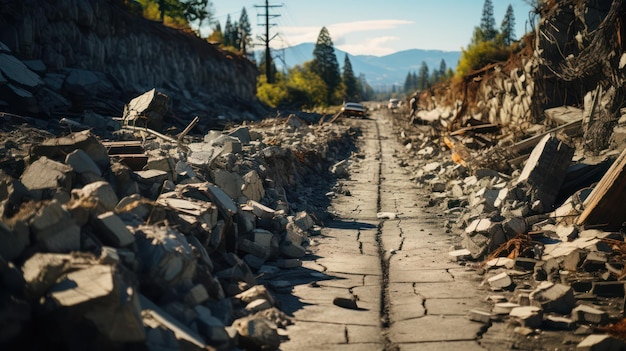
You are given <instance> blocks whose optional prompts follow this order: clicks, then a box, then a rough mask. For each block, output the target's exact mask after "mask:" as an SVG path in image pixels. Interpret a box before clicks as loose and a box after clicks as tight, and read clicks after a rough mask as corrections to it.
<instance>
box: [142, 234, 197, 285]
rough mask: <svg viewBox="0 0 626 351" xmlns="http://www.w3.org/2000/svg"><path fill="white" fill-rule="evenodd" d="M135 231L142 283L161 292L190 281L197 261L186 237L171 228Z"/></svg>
mask: <svg viewBox="0 0 626 351" xmlns="http://www.w3.org/2000/svg"><path fill="white" fill-rule="evenodd" d="M134 230H135V241H136V243H137V248H138V255H137V258H138V259H139V261H140V262H141V267H142V273H143V274H144V276H143V277H142V278H143V279H142V281H143V283H145V284H147V285H148V286H151V287H153V288H154V289H156V291H158V290H159V289H163V288H168V287H177V286H179V285H180V284H182V283H184V282H190V281H191V279H192V278H193V275H194V272H195V270H196V258H195V256H194V255H193V253H192V250H191V247H190V245H189V243H188V242H187V240H186V239H185V236H184V235H183V234H181V233H180V232H178V231H177V230H176V229H174V228H172V227H160V226H149V225H142V226H139V227H137V228H136V229H134Z"/></svg>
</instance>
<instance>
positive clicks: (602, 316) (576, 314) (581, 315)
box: [572, 305, 609, 325]
mask: <svg viewBox="0 0 626 351" xmlns="http://www.w3.org/2000/svg"><path fill="white" fill-rule="evenodd" d="M572 320H573V321H574V322H578V323H591V324H600V325H602V324H607V323H608V322H609V314H608V313H607V312H606V311H603V310H600V309H598V308H595V307H592V306H587V305H578V306H576V307H575V308H574V309H573V310H572Z"/></svg>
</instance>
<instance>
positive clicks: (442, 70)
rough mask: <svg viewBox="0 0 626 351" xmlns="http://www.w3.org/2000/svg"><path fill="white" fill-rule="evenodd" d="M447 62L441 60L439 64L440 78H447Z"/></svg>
mask: <svg viewBox="0 0 626 351" xmlns="http://www.w3.org/2000/svg"><path fill="white" fill-rule="evenodd" d="M446 69H447V66H446V61H445V60H444V59H441V62H440V63H439V76H440V77H445V76H446Z"/></svg>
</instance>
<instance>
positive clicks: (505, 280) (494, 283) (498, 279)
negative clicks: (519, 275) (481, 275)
mask: <svg viewBox="0 0 626 351" xmlns="http://www.w3.org/2000/svg"><path fill="white" fill-rule="evenodd" d="M487 282H488V283H489V285H490V286H491V288H492V289H495V290H499V289H506V288H508V287H509V286H511V284H513V280H511V277H509V275H508V274H507V273H506V272H502V273H499V274H496V275H494V276H493V277H490V278H488V279H487Z"/></svg>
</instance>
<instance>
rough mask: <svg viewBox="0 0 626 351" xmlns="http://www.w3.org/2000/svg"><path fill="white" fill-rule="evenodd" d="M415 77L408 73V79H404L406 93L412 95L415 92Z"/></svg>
mask: <svg viewBox="0 0 626 351" xmlns="http://www.w3.org/2000/svg"><path fill="white" fill-rule="evenodd" d="M412 78H413V76H412V75H411V72H410V71H409V73H407V75H406V78H405V79H404V92H405V93H410V92H411V90H413V79H412Z"/></svg>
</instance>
